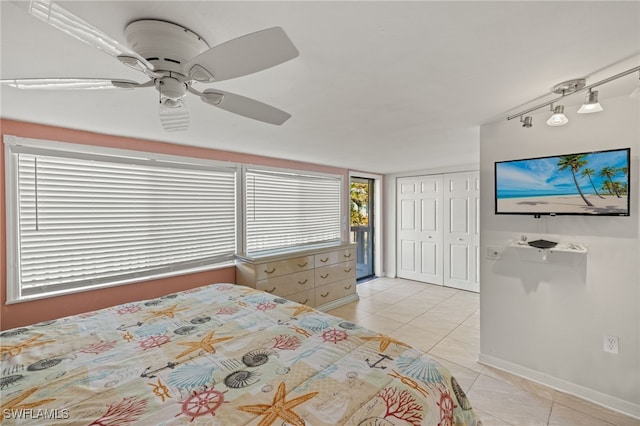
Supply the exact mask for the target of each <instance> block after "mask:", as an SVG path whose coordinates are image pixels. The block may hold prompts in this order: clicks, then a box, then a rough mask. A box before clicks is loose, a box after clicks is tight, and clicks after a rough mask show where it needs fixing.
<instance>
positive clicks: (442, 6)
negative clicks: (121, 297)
mask: <svg viewBox="0 0 640 426" xmlns="http://www.w3.org/2000/svg"><path fill="white" fill-rule="evenodd" d="M0 3H1V5H0V7H1V9H0V11H1V14H2V16H1V24H2V25H1V27H2V28H1V37H2V39H1V48H2V50H1V63H0V71H1V74H0V75H1V77H2V78H20V77H22V78H26V77H104V78H121V79H132V80H136V81H139V82H142V81H144V80H145V78H144V76H143V75H142V74H140V73H137V72H135V71H133V70H130V69H128V68H127V67H125V66H123V65H122V64H120V63H119V62H118V61H116V60H115V59H114V58H112V57H110V56H108V55H105V54H104V53H101V52H99V51H97V50H96V49H93V48H91V47H90V46H86V45H84V44H82V43H80V42H79V41H77V40H75V39H73V38H71V37H69V36H67V35H65V34H63V33H61V32H59V31H57V30H55V29H53V28H51V27H49V26H48V25H46V24H44V23H42V22H40V21H38V20H37V19H35V18H33V17H31V16H29V15H27V14H26V12H25V11H23V10H22V9H21V8H19V7H17V6H16V5H14V4H13V3H10V2H6V1H2V2H0ZM60 4H61V5H62V6H63V7H65V8H66V9H68V10H69V11H71V12H72V13H73V14H75V15H77V16H79V17H81V18H83V19H84V20H86V21H88V22H90V23H91V24H93V25H94V26H96V27H98V28H99V29H101V30H102V31H104V32H106V33H108V34H110V35H111V36H113V37H114V38H116V39H118V40H119V41H120V42H122V43H125V39H124V35H123V30H124V27H125V26H126V25H127V24H128V23H129V22H131V21H134V20H137V19H142V18H156V19H162V20H168V21H172V22H175V23H178V24H180V25H182V26H185V27H188V28H190V29H191V30H193V31H194V32H196V33H198V34H199V35H201V36H202V37H203V38H204V39H205V40H207V42H208V43H209V45H211V46H213V45H216V44H218V43H222V42H224V41H227V40H229V39H232V38H235V37H238V36H241V35H244V34H247V33H250V32H254V31H258V30H261V29H265V28H269V27H273V26H280V27H282V28H284V29H285V31H286V32H287V34H288V35H289V37H290V38H291V40H292V41H293V42H294V44H295V45H296V47H297V48H298V50H299V51H300V56H299V57H298V58H296V59H294V60H292V61H289V62H287V63H285V64H282V65H279V66H277V67H274V68H271V69H268V70H265V71H262V72H259V73H256V74H252V75H249V76H244V77H241V78H237V79H234V80H229V81H223V82H220V83H217V84H211V85H206V86H205V85H198V87H199V88H200V90H203V89H204V88H207V87H219V88H220V89H222V90H226V91H230V92H234V93H237V94H240V95H244V96H248V97H251V98H255V99H257V100H260V101H262V102H265V103H268V104H271V105H274V106H276V107H278V108H281V109H283V110H285V111H288V112H289V113H291V114H292V118H291V119H290V120H289V121H288V122H286V123H285V124H284V125H282V126H272V125H269V124H264V123H261V122H257V121H254V120H250V119H247V118H244V117H240V116H235V115H233V114H230V113H228V112H226V111H222V110H219V109H217V108H212V107H211V106H208V105H206V104H204V103H203V102H201V101H200V100H198V99H197V98H195V97H191V98H190V99H189V101H190V103H189V106H190V109H191V125H190V128H189V130H188V131H187V132H183V133H166V132H164V131H163V130H162V127H161V126H160V123H159V121H158V116H157V112H158V111H157V92H156V91H155V90H153V89H139V90H129V91H99V92H95V91H94V92H70V91H66V92H57V93H56V92H34V91H28V92H27V91H19V90H17V89H12V88H8V87H3V88H2V92H1V93H0V95H1V110H0V113H1V115H2V117H5V118H10V119H17V120H24V121H30V122H38V123H43V124H51V125H56V126H62V127H68V128H75V129H83V130H89V131H95V132H100V133H108V134H114V135H124V136H131V137H138V138H145V139H152V140H160V141H167V142H173V143H177V144H185V145H194V146H202V147H211V148H217V149H224V150H229V151H236V152H245V153H253V154H258V155H265V156H271V157H280V158H286V159H291V160H299V161H307V162H312V163H319V164H325V165H332V166H338V167H344V168H349V169H353V170H360V171H366V172H372V173H394V172H402V171H410V170H420V169H427V168H431V167H439V166H449V165H458V164H473V163H477V162H478V153H479V146H478V144H479V126H480V125H481V124H483V123H486V122H489V121H492V120H496V119H504V118H505V117H506V115H507V113H513V112H515V111H514V108H518V107H520V106H528V105H531V102H534V101H537V103H539V102H540V101H542V100H546V99H550V97H549V96H550V95H549V92H550V89H551V87H553V86H554V85H555V84H556V83H559V82H561V81H564V80H568V79H572V78H578V77H586V78H587V79H588V80H587V84H591V83H594V82H595V81H598V79H601V78H604V77H608V76H609V75H612V70H613V71H615V72H618V71H621V70H623V69H626V68H630V67H632V66H634V65H636V66H637V65H638V63H635V62H637V57H638V55H639V54H640V2H637V1H633V2H631V1H627V2H614V1H601V2H598V1H588V2H576V1H570V2H482V1H473V2H418V1H413V2H396V1H392V2H360V1H357V2H356V1H353V2H329V1H322V2H306V1H304V2H270V1H260V2H243V1H235V2H215V1H200V2H188V1H140V2H135V1H113V2H100V1H87V2H81V1H72V2H60ZM625 67H626V68H625ZM637 78H638V76H637V75H635V76H628V77H625V78H624V79H620V80H619V82H618V83H617V85H618V88H617V89H614V88H612V89H611V92H609V93H607V89H605V87H609V86H608V85H607V86H603V87H602V88H601V89H600V97H601V102H603V99H606V97H607V96H611V95H613V94H614V92H615V94H616V95H619V94H620V93H622V92H623V91H625V90H628V91H631V88H632V87H633V85H634V84H637V81H638V80H637ZM623 80H624V81H623ZM612 86H613V83H612ZM189 96H191V95H189ZM545 96H547V97H546V98H545ZM577 96H578V95H576V97H577ZM576 102H578V100H576ZM535 103H536V102H534V104H535ZM535 124H537V125H542V124H541V123H535ZM513 125H514V126H518V125H519V124H518V123H517V122H514V123H513ZM523 131H526V130H525V129H523Z"/></svg>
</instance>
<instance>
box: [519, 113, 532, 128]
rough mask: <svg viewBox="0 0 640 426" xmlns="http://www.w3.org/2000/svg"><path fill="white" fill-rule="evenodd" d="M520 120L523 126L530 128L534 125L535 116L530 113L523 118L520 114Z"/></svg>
mask: <svg viewBox="0 0 640 426" xmlns="http://www.w3.org/2000/svg"><path fill="white" fill-rule="evenodd" d="M520 122H521V123H522V127H526V128H527V129H528V128H529V127H532V126H533V117H531V116H530V115H528V116H526V117H524V119H523V118H522V116H520Z"/></svg>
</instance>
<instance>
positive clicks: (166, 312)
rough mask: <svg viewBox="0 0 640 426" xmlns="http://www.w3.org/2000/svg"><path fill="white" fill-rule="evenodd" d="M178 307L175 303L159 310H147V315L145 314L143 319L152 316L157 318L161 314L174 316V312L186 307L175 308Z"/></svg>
mask: <svg viewBox="0 0 640 426" xmlns="http://www.w3.org/2000/svg"><path fill="white" fill-rule="evenodd" d="M177 307H178V305H177V304H175V305H171V306H169V307H168V308H167V309H161V310H159V311H151V310H150V311H149V316H147V317H146V318H145V319H144V321H147V320H150V319H152V318H159V317H162V316H166V317H168V318H175V316H176V312H178V311H184V310H186V309H187V308H180V309H176V308H177Z"/></svg>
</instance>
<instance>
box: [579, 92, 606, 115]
mask: <svg viewBox="0 0 640 426" xmlns="http://www.w3.org/2000/svg"><path fill="white" fill-rule="evenodd" d="M600 111H602V105H600V102H598V91H597V90H594V91H591V90H589V93H588V94H587V99H586V100H585V102H584V104H582V106H581V107H580V109H579V110H578V114H591V113H594V112H600Z"/></svg>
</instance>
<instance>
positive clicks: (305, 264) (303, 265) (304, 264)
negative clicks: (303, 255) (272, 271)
mask: <svg viewBox="0 0 640 426" xmlns="http://www.w3.org/2000/svg"><path fill="white" fill-rule="evenodd" d="M307 264H308V262H304V263H303V264H302V265H301V264H299V263H298V266H299V267H301V268H304V267H305V266H307Z"/></svg>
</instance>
